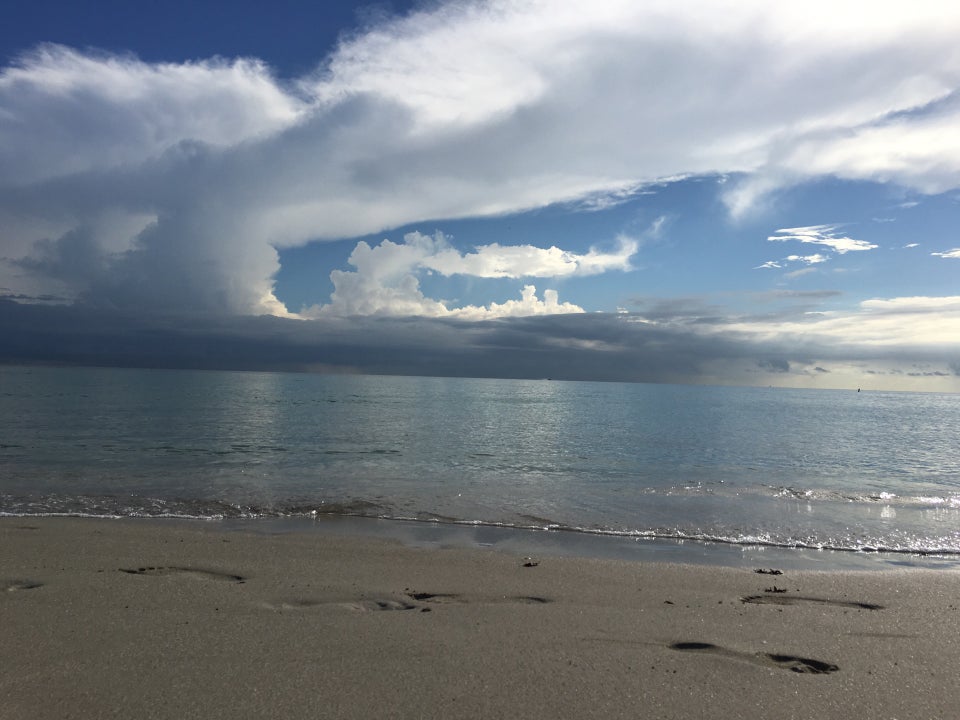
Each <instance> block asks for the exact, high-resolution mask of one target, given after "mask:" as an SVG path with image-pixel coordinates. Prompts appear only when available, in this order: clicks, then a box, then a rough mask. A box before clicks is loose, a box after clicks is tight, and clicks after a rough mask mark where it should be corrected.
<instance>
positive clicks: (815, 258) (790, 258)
mask: <svg viewBox="0 0 960 720" xmlns="http://www.w3.org/2000/svg"><path fill="white" fill-rule="evenodd" d="M829 259H830V257H829V256H828V255H821V254H820V253H816V254H814V255H787V257H785V258H784V260H786V261H787V262H802V263H804V264H805V265H817V264H819V263H822V262H826V261H827V260H829Z"/></svg>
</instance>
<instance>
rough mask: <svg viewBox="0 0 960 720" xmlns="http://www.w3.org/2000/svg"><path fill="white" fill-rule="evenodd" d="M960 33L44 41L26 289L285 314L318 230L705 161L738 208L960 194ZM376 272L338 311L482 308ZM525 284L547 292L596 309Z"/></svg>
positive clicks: (493, 25)
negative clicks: (145, 52)
mask: <svg viewBox="0 0 960 720" xmlns="http://www.w3.org/2000/svg"><path fill="white" fill-rule="evenodd" d="M957 37H960V8H955V7H954V6H953V5H950V4H946V5H945V4H944V3H942V2H938V1H935V0H918V1H917V2H913V3H910V4H909V6H906V5H901V4H895V3H891V4H880V5H876V6H872V7H871V8H870V11H869V12H864V11H863V8H862V4H861V3H858V2H853V0H833V1H831V2H829V3H827V2H816V1H815V2H803V3H800V2H784V3H769V2H766V1H761V0H746V1H745V0H737V1H736V2H732V1H731V2H716V1H711V2H707V1H706V0H703V1H691V2H684V3H673V2H670V3H667V2H658V1H655V2H644V3H636V2H628V1H626V0H622V1H618V0H601V1H599V2H596V3H593V4H591V6H590V10H589V12H584V11H582V10H581V9H579V8H578V6H576V5H573V4H564V3H554V2H547V1H543V2H537V1H531V2H524V3H515V2H510V1H508V0H493V1H491V2H462V3H455V4H445V5H439V6H430V7H429V8H428V9H424V10H421V11H418V12H414V13H412V14H410V15H408V16H405V17H401V18H395V19H388V20H385V21H383V22H381V23H380V24H377V25H375V26H372V27H370V28H367V29H365V30H363V31H361V32H359V33H357V34H356V35H354V36H352V37H349V38H348V39H345V40H344V41H343V42H341V44H340V45H339V46H338V47H337V48H336V49H335V50H334V51H333V53H332V54H331V55H330V56H329V57H326V58H318V65H317V68H316V70H315V71H313V72H311V73H309V74H308V75H306V76H303V77H298V78H278V77H277V76H275V75H274V73H273V72H272V71H271V69H270V68H269V67H268V66H267V65H265V64H264V63H263V62H261V61H259V60H257V59H242V58H241V59H233V60H222V59H211V60H201V61H195V62H189V63H180V64H176V63H165V64H151V63H145V62H143V61H141V60H139V59H137V58H136V57H133V56H118V55H107V54H97V53H93V52H87V51H83V52H81V51H79V50H76V49H71V48H64V47H59V46H45V47H41V48H37V49H36V50H35V51H33V52H31V53H29V54H27V55H25V56H23V57H21V58H19V59H18V60H17V61H16V62H15V63H14V64H12V65H10V66H8V67H5V68H3V69H2V70H0V228H2V231H0V232H2V236H0V242H2V252H0V256H2V257H3V258H4V262H3V264H2V268H0V287H4V288H7V292H8V293H9V294H11V295H18V296H41V295H43V296H58V297H63V298H65V299H68V300H79V301H81V302H83V303H86V304H88V305H91V306H96V307H106V308H115V309H124V308H129V309H135V310H136V311H137V312H141V313H157V312H179V313H184V314H191V313H217V314H234V313H252V314H260V313H269V314H277V315H283V314H286V313H287V308H285V307H284V306H283V305H282V303H280V302H279V301H278V300H277V299H276V297H275V296H274V294H273V277H274V275H275V273H276V272H277V269H278V255H277V248H283V247H291V246H297V245H301V244H304V243H306V242H310V241H313V240H324V239H339V238H345V237H358V236H361V235H368V234H372V233H377V232H382V231H384V230H386V229H390V228H395V227H400V226H404V225H411V224H415V223H419V222H426V221H428V220H437V219H450V218H465V217H479V216H489V215H497V214H503V213H509V212H515V211H520V210H527V209H532V208H538V207H543V206H545V205H548V204H551V203H557V202H584V203H587V204H593V205H594V206H596V207H603V206H605V204H607V203H611V202H617V201H618V199H620V198H622V197H623V196H624V194H625V193H629V192H632V191H635V190H636V189H637V188H640V187H643V185H644V184H645V183H652V182H657V181H662V180H664V179H669V178H677V177H688V176H691V175H701V174H731V175H735V176H736V177H738V178H741V180H738V181H735V182H732V183H730V184H729V185H730V189H729V191H728V192H727V195H726V201H727V203H728V205H729V207H730V210H731V212H732V213H734V214H742V213H745V212H749V211H750V208H751V207H753V206H754V205H755V204H756V203H757V202H759V201H760V200H761V199H762V198H763V197H764V195H765V194H768V193H770V192H772V191H775V190H776V189H777V188H780V187H783V186H785V185H789V184H792V183H797V182H802V181H804V180H806V179H809V178H811V177H815V176H821V175H833V176H837V177H841V178H851V179H864V180H875V181H880V182H891V183H897V184H900V185H902V186H904V187H907V188H911V189H913V190H916V191H918V192H922V193H936V192H943V191H946V190H949V189H951V188H956V187H958V186H960V136H958V134H957V133H956V132H955V128H956V127H958V126H960V92H958V89H960V43H957V42H956V38H957ZM819 232H820V233H821V235H820V241H819V244H821V245H824V246H827V247H830V248H831V249H832V250H833V251H834V252H837V253H841V252H844V251H846V250H853V249H859V248H855V247H846V246H844V245H842V244H841V243H840V242H839V240H840V238H836V237H832V238H831V237H828V236H827V235H826V233H827V230H825V229H824V228H821V230H820V231H819ZM794 234H795V235H799V234H798V233H794ZM779 239H786V238H779ZM794 239H799V238H794ZM825 239H826V240H831V241H832V242H833V244H830V243H826V242H824V240H825ZM604 240H606V239H605V238H585V245H590V244H597V243H600V242H603V241H604ZM801 242H805V241H804V240H801ZM851 242H853V241H851ZM380 247H381V248H382V246H380ZM844 248H846V249H844ZM378 250H380V248H377V249H374V248H370V252H371V253H372V254H376V253H377V251H378ZM388 250H390V251H391V252H393V251H396V252H397V253H399V250H397V249H396V248H393V249H392V250H391V249H390V248H388ZM408 250H409V249H408ZM363 252H364V251H361V253H359V254H357V258H356V259H357V260H358V261H360V262H361V263H362V260H363V258H362V257H361V255H362V254H363ZM387 254H389V253H388V252H387V251H386V250H380V256H379V258H380V259H384V258H385V256H386V255H387ZM614 255H616V253H614ZM797 257H800V256H799V255H798V256H797ZM806 257H808V258H809V257H813V256H806ZM619 262H620V260H618V259H616V258H607V257H606V256H603V255H602V254H599V253H598V254H595V255H594V256H593V257H590V256H582V257H580V258H577V259H576V260H573V259H572V256H570V255H569V254H568V253H567V254H565V253H564V252H563V250H557V249H553V248H550V249H543V248H539V249H531V248H523V247H513V248H510V247H500V246H497V245H495V244H494V243H492V242H491V243H490V244H489V245H487V246H485V249H478V250H477V251H476V252H474V253H468V254H460V255H459V256H457V257H454V255H452V254H443V253H442V252H437V253H434V254H433V255H430V256H429V257H428V258H427V259H421V260H418V261H417V263H419V264H417V265H416V267H417V268H420V269H421V270H433V271H435V272H441V273H446V272H463V271H470V272H475V273H477V274H478V277H495V276H497V275H496V273H511V272H512V273H515V274H516V275H515V276H517V277H519V276H521V275H523V274H524V273H528V274H530V273H532V275H530V276H536V277H548V276H553V277H556V276H561V275H563V274H564V271H566V272H575V273H585V272H600V271H605V270H609V269H614V268H621V267H622V266H621V265H618V263H619ZM430 263H432V264H433V265H435V267H431V265H430ZM445 263H449V265H447V264H445ZM354 267H355V268H356V270H355V271H341V273H342V274H341V275H340V276H339V278H338V279H339V284H338V286H337V290H336V293H335V297H334V298H332V299H331V303H330V307H331V308H340V309H341V310H342V311H343V312H373V313H377V312H381V311H382V309H383V308H384V307H385V305H384V302H386V301H385V300H384V299H383V297H382V296H383V293H384V292H385V291H391V292H394V293H399V295H398V299H399V300H403V298H408V299H411V300H412V303H411V304H410V306H409V311H410V312H414V313H426V314H436V315H440V314H443V312H444V311H447V312H449V311H451V310H455V309H456V308H454V307H452V306H451V305H449V304H448V303H444V302H442V301H440V300H437V299H429V298H422V297H420V298H418V297H417V292H420V290H419V288H418V287H415V286H413V285H411V284H410V283H409V281H407V284H406V285H403V283H400V284H396V283H394V284H392V285H391V284H385V283H387V281H386V280H385V279H384V277H383V276H382V275H378V274H377V273H379V271H377V272H376V273H373V274H371V272H370V271H369V268H368V269H367V270H364V268H363V267H361V266H360V265H355V266H354ZM457 268H459V269H457ZM510 268H512V269H510ZM571 268H572V270H571ZM484 273H486V274H484ZM548 273H554V274H553V275H548ZM502 276H504V277H507V276H511V277H512V275H508V274H505V275H502ZM524 276H527V275H524ZM407 277H414V279H416V277H415V276H414V275H409V274H408V275H407ZM351 283H353V284H352V285H350V284H351ZM524 292H525V295H524V296H523V298H522V299H521V300H519V301H515V302H517V303H521V304H522V305H523V307H525V308H527V309H530V310H531V311H533V310H534V309H542V308H543V307H544V306H546V305H549V306H550V307H551V308H552V310H551V311H558V312H567V311H569V308H567V306H566V305H565V304H564V303H561V302H560V301H559V299H557V298H556V297H555V296H553V295H550V296H547V295H545V296H544V299H543V300H536V296H535V294H533V292H532V291H524ZM364 293H366V294H365V295H364ZM378 293H379V295H378ZM378 298H379V299H378ZM534 300H536V303H535V302H534ZM431 303H434V304H431ZM391 307H393V309H394V310H396V311H399V310H398V308H399V306H398V305H396V304H394V305H392V306H391ZM491 307H492V306H488V307H487V308H486V311H490V309H491ZM332 311H333V310H332V309H331V310H328V311H326V312H332ZM477 316H478V317H481V316H483V313H480V312H479V311H478V315H477Z"/></svg>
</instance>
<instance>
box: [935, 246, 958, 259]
mask: <svg viewBox="0 0 960 720" xmlns="http://www.w3.org/2000/svg"><path fill="white" fill-rule="evenodd" d="M930 254H931V255H933V256H934V257H941V258H960V248H954V249H953V250H946V251H944V252H933V253H930Z"/></svg>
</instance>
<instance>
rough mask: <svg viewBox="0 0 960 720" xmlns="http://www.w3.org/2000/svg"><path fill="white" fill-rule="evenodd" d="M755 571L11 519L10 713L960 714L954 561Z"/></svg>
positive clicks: (7, 559)
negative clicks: (929, 565)
mask: <svg viewBox="0 0 960 720" xmlns="http://www.w3.org/2000/svg"><path fill="white" fill-rule="evenodd" d="M755 569H757V568H715V567H703V566H694V565H667V564H657V563H640V562H626V561H615V560H599V559H589V558H561V557H552V556H551V557H542V558H535V559H534V560H533V561H532V562H530V561H527V560H525V559H524V558H523V557H519V556H514V555H510V554H506V553H502V552H497V551H491V550H483V549H463V548H460V549H423V548H410V547H406V546H403V545H401V544H398V543H395V542H390V541H386V540H383V539H376V538H358V537H337V536H331V535H324V534H320V533H304V534H283V535H267V534H252V533H244V532H228V531H225V530H224V528H223V527H222V526H220V525H218V524H216V523H193V524H190V523H175V522H156V521H137V520H122V521H121V520H85V519H57V518H43V519H38V518H4V519H2V520H0V717H2V718H233V719H236V718H265V717H276V718H339V717H343V718H566V717H570V718H573V717H576V718H736V717H745V718H746V717H751V718H764V717H775V718H843V719H844V720H852V719H854V718H899V719H900V720H905V719H909V718H952V717H960V684H958V683H957V680H956V669H957V668H958V667H960V572H957V571H944V570H936V571H933V570H922V569H904V570H893V571H884V572H842V573H841V572H809V571H805V572H801V571H789V570H788V571H785V572H784V573H783V574H782V575H769V574H759V573H756V572H754V570H755ZM764 569H769V568H764Z"/></svg>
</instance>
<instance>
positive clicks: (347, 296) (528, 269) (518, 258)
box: [301, 232, 637, 319]
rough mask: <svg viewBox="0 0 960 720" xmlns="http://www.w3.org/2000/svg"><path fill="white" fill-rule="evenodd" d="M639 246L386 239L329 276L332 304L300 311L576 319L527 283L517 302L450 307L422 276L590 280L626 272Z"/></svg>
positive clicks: (415, 236)
mask: <svg viewBox="0 0 960 720" xmlns="http://www.w3.org/2000/svg"><path fill="white" fill-rule="evenodd" d="M636 247H637V245H636V242H634V241H629V240H625V239H621V240H620V243H619V250H618V251H617V252H615V253H603V252H600V251H598V250H596V249H595V248H592V249H591V250H590V251H589V252H588V253H586V254H582V255H581V254H576V253H570V252H565V251H562V250H560V249H558V248H556V247H551V248H549V249H546V250H544V249H542V248H537V247H533V246H529V245H524V246H513V247H502V246H500V245H498V244H496V243H494V244H491V245H482V246H480V247H477V248H476V249H475V252H473V253H461V252H460V251H458V250H457V249H455V248H454V247H453V246H451V245H450V243H449V241H448V240H447V238H446V237H445V236H444V235H443V233H439V232H438V233H436V234H434V235H433V236H428V235H424V234H422V233H419V232H411V233H407V234H406V235H405V236H404V238H403V242H402V243H394V242H391V241H390V240H383V241H382V242H381V243H380V244H379V245H376V246H374V247H371V246H370V245H368V244H367V243H365V242H359V243H357V246H356V247H355V248H354V250H353V253H351V255H350V258H349V263H350V264H351V265H352V266H353V267H354V268H356V269H355V270H354V271H344V270H334V271H333V272H332V273H331V274H330V279H331V280H332V281H333V285H334V292H333V294H332V296H331V298H330V303H329V304H328V305H323V306H314V307H311V308H308V309H307V310H305V311H303V312H302V313H301V315H303V316H304V317H319V316H322V315H346V316H349V315H393V316H414V315H417V316H428V317H457V318H467V319H483V318H494V317H509V316H521V315H543V314H555V313H580V312H583V308H581V307H579V306H577V305H574V304H572V303H561V302H560V301H559V296H558V294H557V291H556V290H552V289H548V290H545V291H544V293H543V300H539V299H538V298H537V295H536V287H535V286H533V285H526V286H524V288H523V291H522V292H521V299H520V300H507V301H505V302H503V303H496V302H492V303H490V304H489V305H487V306H483V307H480V306H474V305H467V306H464V307H452V306H451V304H450V303H448V302H444V301H440V300H432V299H430V298H427V297H425V296H424V295H423V292H422V291H421V289H420V281H419V275H420V274H422V273H423V272H436V273H439V274H441V275H447V276H449V275H470V276H473V277H477V278H523V277H553V278H559V277H564V276H572V275H593V274H596V273H600V272H606V271H608V270H611V269H621V270H624V269H629V259H630V256H631V255H632V254H633V253H634V252H635V251H636Z"/></svg>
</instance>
